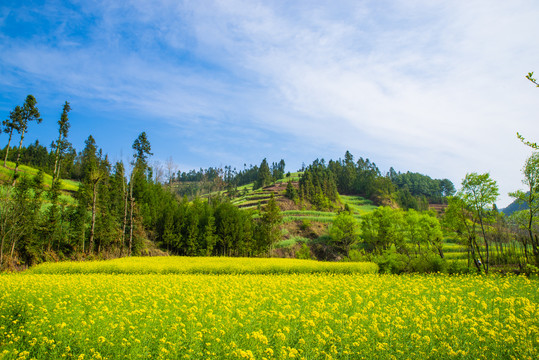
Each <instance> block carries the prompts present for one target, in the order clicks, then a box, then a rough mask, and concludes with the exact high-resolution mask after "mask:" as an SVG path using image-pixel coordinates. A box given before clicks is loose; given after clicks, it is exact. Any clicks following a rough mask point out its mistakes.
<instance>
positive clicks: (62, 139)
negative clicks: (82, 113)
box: [52, 101, 71, 182]
mask: <svg viewBox="0 0 539 360" xmlns="http://www.w3.org/2000/svg"><path fill="white" fill-rule="evenodd" d="M69 111H71V107H70V106H69V103H68V102H67V101H66V102H65V104H64V108H63V110H62V115H61V116H60V120H58V140H57V141H56V143H55V144H54V147H55V148H56V153H55V159H54V171H53V173H52V179H53V182H54V181H55V180H56V179H58V178H59V175H60V159H61V157H62V154H63V152H64V151H65V150H66V149H67V148H68V143H67V140H66V139H67V133H68V131H69V127H70V126H71V125H70V124H69V118H68V116H67V113H68V112H69Z"/></svg>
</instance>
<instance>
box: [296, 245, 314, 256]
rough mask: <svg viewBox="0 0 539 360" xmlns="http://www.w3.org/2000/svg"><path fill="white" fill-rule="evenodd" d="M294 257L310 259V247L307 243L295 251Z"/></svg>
mask: <svg viewBox="0 0 539 360" xmlns="http://www.w3.org/2000/svg"><path fill="white" fill-rule="evenodd" d="M296 259H303V260H312V259H313V255H312V254H311V248H310V247H309V246H308V245H307V244H302V245H301V248H300V249H299V250H298V251H296Z"/></svg>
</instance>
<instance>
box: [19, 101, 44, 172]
mask: <svg viewBox="0 0 539 360" xmlns="http://www.w3.org/2000/svg"><path fill="white" fill-rule="evenodd" d="M36 104H37V101H36V98H35V97H34V96H33V95H28V96H27V97H26V101H25V102H24V105H23V106H22V110H21V115H20V117H18V120H19V124H18V125H17V128H18V129H19V131H20V133H21V141H20V142H19V149H18V150H17V160H16V161H15V173H16V172H17V170H18V168H19V160H20V158H21V148H22V142H23V140H24V135H25V134H26V132H27V131H28V123H29V122H31V121H35V122H37V123H38V124H39V123H41V121H42V120H43V119H41V115H40V114H39V110H38V108H37V107H36Z"/></svg>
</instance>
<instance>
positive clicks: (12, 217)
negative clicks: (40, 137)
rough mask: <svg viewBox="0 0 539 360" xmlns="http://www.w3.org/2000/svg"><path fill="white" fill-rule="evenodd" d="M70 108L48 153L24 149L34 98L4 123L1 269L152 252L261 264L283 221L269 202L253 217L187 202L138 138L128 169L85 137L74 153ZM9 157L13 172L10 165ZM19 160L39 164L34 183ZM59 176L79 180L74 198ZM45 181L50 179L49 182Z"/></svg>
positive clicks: (222, 204)
mask: <svg viewBox="0 0 539 360" xmlns="http://www.w3.org/2000/svg"><path fill="white" fill-rule="evenodd" d="M70 110H71V108H70V105H69V103H68V102H66V103H65V104H64V107H63V110H62V113H61V116H60V119H59V120H58V138H57V140H55V141H54V142H53V143H52V144H51V150H50V151H47V149H46V148H45V147H43V146H42V145H40V144H39V142H37V141H36V142H35V143H34V144H31V145H29V146H28V147H26V148H24V147H23V146H22V139H23V138H24V134H25V133H27V131H28V123H29V122H30V121H35V122H37V123H39V122H41V117H40V115H39V110H38V108H37V101H35V98H34V97H33V96H31V95H29V96H28V97H27V98H26V101H25V104H24V105H23V106H17V107H15V109H14V110H13V111H12V112H11V113H10V117H9V119H8V120H6V121H4V126H5V127H4V131H5V132H6V133H7V134H8V135H9V139H8V143H7V145H6V147H5V149H4V152H5V154H4V160H5V165H4V168H5V169H6V170H7V171H5V172H4V173H8V174H10V175H9V176H10V178H8V179H7V181H4V185H3V186H2V187H1V191H2V196H1V201H0V240H1V241H0V268H2V267H3V268H6V267H13V266H17V265H30V264H33V263H36V262H41V261H46V260H54V259H61V258H74V257H75V258H81V257H95V256H104V257H116V256H131V255H136V254H141V253H143V252H144V251H159V249H163V250H168V251H169V252H170V253H173V254H180V255H229V256H259V255H265V254H267V252H268V251H269V250H270V249H271V248H272V246H273V244H274V242H275V241H277V240H278V239H277V238H276V236H275V234H278V233H279V232H278V231H276V227H277V226H278V224H279V223H280V221H281V215H280V211H279V207H278V206H277V205H276V201H275V199H273V198H272V199H271V200H270V202H269V203H268V204H267V205H266V206H265V207H264V208H262V209H261V211H260V212H259V213H257V214H255V213H253V212H248V211H240V210H239V209H237V208H236V207H234V206H233V205H231V204H230V202H229V201H228V199H226V198H223V197H219V196H216V197H212V198H210V199H209V200H201V199H198V198H195V199H194V200H193V201H189V200H188V199H187V197H183V198H181V197H179V196H177V194H174V193H173V192H171V191H170V187H167V186H164V185H163V184H161V183H160V182H158V181H155V179H154V177H153V173H152V168H151V167H150V166H149V158H150V156H151V155H152V152H151V144H150V142H149V139H148V138H147V135H146V133H145V132H142V133H140V135H139V136H138V137H137V138H136V139H135V140H134V142H133V146H132V149H133V154H132V160H131V161H130V162H129V163H128V164H127V168H126V164H124V163H123V162H122V161H119V162H116V163H114V164H112V163H111V162H110V161H109V159H108V156H107V155H106V154H104V153H103V151H102V150H101V149H99V147H98V145H97V144H96V142H95V139H94V138H93V137H92V136H91V135H90V136H89V137H88V138H87V139H86V141H85V146H84V149H83V150H82V151H81V152H79V153H77V152H76V151H75V150H74V149H73V148H72V146H71V144H70V143H69V142H68V135H69V131H68V130H69V128H70V123H69V116H68V115H69V111H70ZM15 133H19V134H20V137H21V141H20V144H19V147H18V148H17V149H16V154H15V156H14V157H13V154H11V155H10V154H9V153H10V150H12V148H11V146H10V145H11V144H10V143H11V141H12V137H13V135H14V134H15ZM23 155H25V156H26V157H23ZM10 156H11V157H10ZM13 158H14V160H15V167H14V169H11V168H8V166H7V165H8V163H7V161H8V160H9V159H13ZM24 159H27V160H28V162H27V164H28V165H36V164H37V165H39V166H36V167H37V168H39V169H40V170H39V173H38V174H37V175H36V176H27V174H25V173H24V172H20V171H19V169H18V168H19V164H20V163H21V160H24ZM283 164H284V162H283ZM283 166H284V165H283ZM66 174H67V175H68V176H67V177H69V178H73V179H75V180H78V181H80V185H79V186H78V190H76V191H75V192H74V193H73V194H71V195H72V196H68V195H66V193H65V191H63V190H62V180H61V179H62V177H63V175H66ZM45 175H49V176H50V177H51V178H52V179H51V180H50V182H49V183H47V182H46V181H45Z"/></svg>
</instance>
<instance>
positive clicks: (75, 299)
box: [0, 259, 539, 360]
mask: <svg viewBox="0 0 539 360" xmlns="http://www.w3.org/2000/svg"><path fill="white" fill-rule="evenodd" d="M253 261H256V259H255V260H253ZM538 285H539V283H538V281H536V280H530V279H528V278H526V277H517V276H507V277H500V276H488V277H481V276H470V275H467V276H454V277H450V276H445V275H430V276H420V275H404V276H396V275H374V274H326V273H324V274H282V275H263V274H243V275H241V274H222V275H207V274H145V275H140V274H64V275H50V274H25V273H22V274H7V275H1V276H0V359H21V360H22V359H32V358H35V359H205V358H212V359H222V358H231V359H294V358H296V359H429V358H430V359H537V354H539V291H538Z"/></svg>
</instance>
